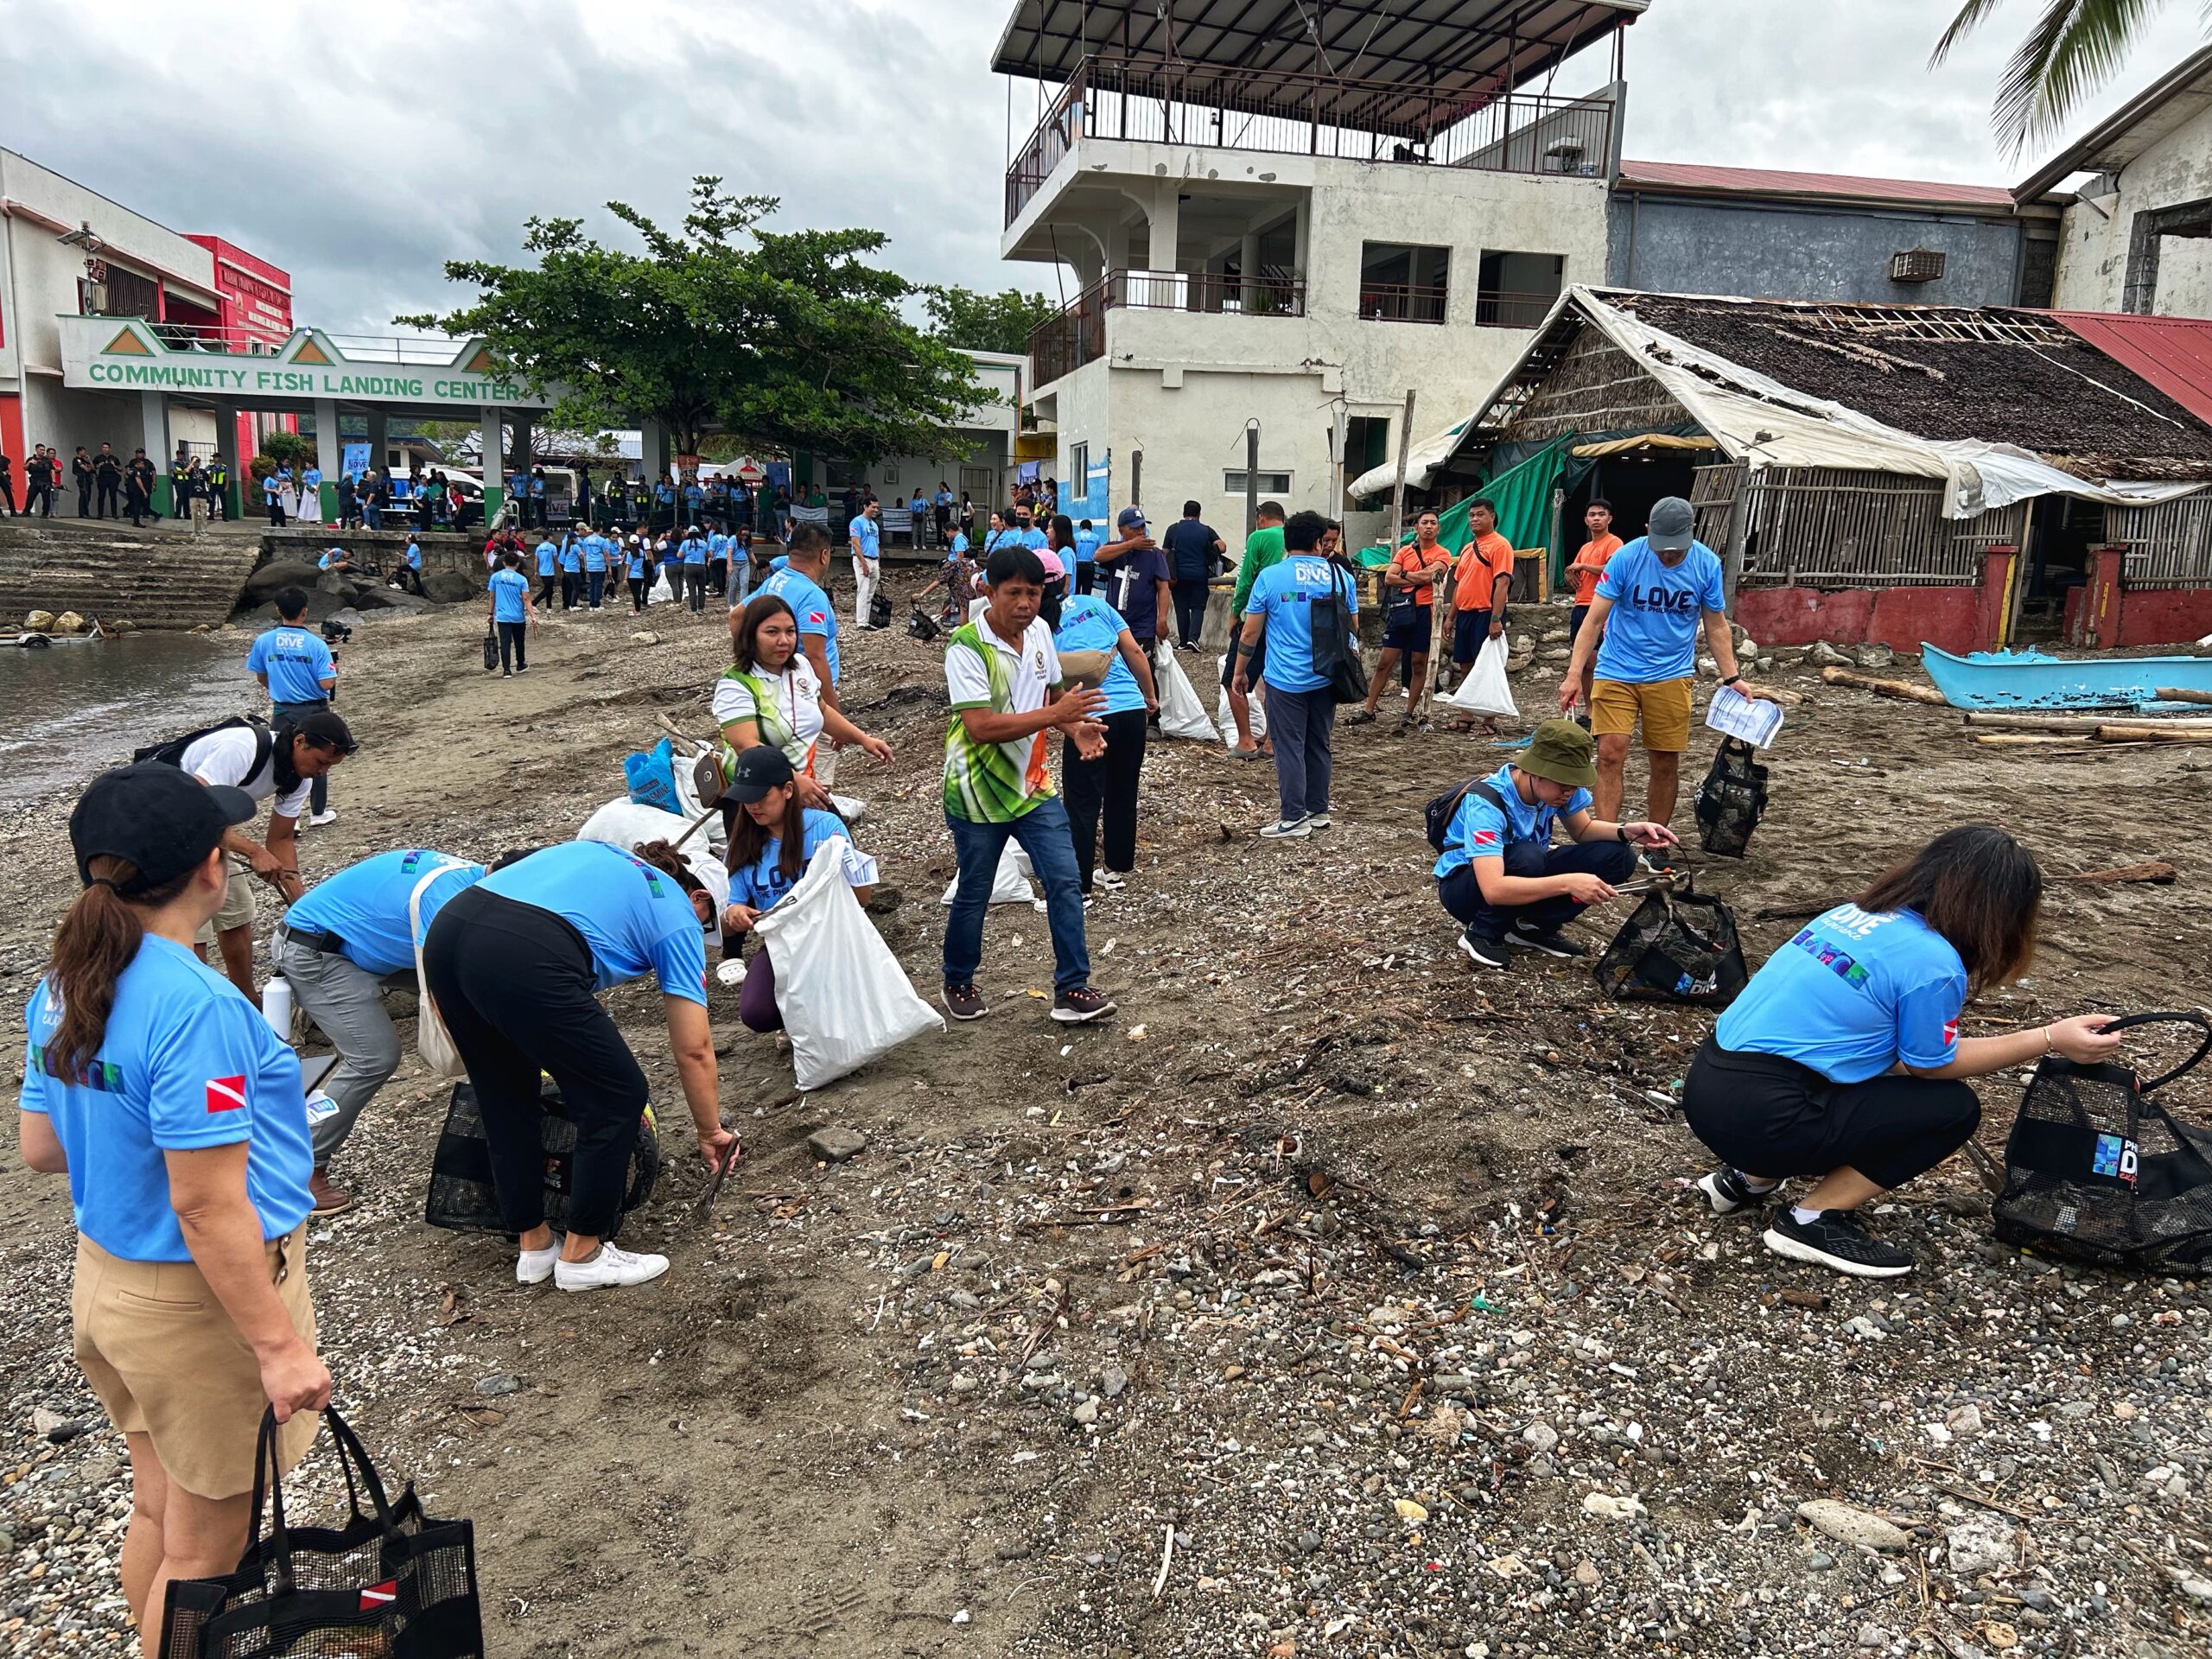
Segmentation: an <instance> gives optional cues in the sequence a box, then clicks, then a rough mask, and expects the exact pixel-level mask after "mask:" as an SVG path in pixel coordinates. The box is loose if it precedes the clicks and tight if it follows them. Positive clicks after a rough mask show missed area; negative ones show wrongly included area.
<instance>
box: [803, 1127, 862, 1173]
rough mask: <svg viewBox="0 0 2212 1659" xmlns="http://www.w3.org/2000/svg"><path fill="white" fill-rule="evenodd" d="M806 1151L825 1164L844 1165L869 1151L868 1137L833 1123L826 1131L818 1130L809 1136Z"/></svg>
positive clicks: (855, 1130)
mask: <svg viewBox="0 0 2212 1659" xmlns="http://www.w3.org/2000/svg"><path fill="white" fill-rule="evenodd" d="M806 1149H807V1151H808V1152H809V1153H810V1154H812V1155H813V1156H814V1157H815V1158H816V1159H817V1160H820V1161H821V1162H823V1163H825V1164H842V1163H843V1162H845V1161H846V1160H848V1159H850V1158H857V1157H859V1156H860V1155H861V1154H862V1153H864V1152H866V1151H867V1150H868V1136H866V1135H862V1134H861V1132H860V1131H859V1130H858V1129H848V1128H842V1127H840V1126H839V1125H836V1124H834V1123H833V1124H831V1125H830V1126H829V1128H826V1129H817V1130H816V1131H815V1132H814V1133H813V1134H812V1135H808V1136H807V1137H806Z"/></svg>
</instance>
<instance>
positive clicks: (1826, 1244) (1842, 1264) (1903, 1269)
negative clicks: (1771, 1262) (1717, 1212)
mask: <svg viewBox="0 0 2212 1659" xmlns="http://www.w3.org/2000/svg"><path fill="white" fill-rule="evenodd" d="M1765 1243H1766V1247H1767V1249H1770V1250H1772V1251H1773V1252H1774V1253H1775V1254H1776V1255H1786V1256H1788V1257H1789V1259H1790V1260H1791V1261H1792V1262H1818V1263H1819V1264H1820V1265H1821V1266H1822V1267H1824V1268H1834V1269H1835V1270H1836V1271H1837V1272H1838V1273H1847V1274H1852V1275H1853V1276H1854V1277H1856V1278H1859V1279H1895V1278H1897V1277H1898V1276H1900V1275H1901V1274H1908V1273H1910V1272H1911V1271H1912V1256H1911V1254H1910V1252H1908V1251H1905V1250H1901V1249H1897V1246H1896V1245H1894V1244H1885V1243H1882V1241H1881V1240H1880V1239H1878V1238H1876V1237H1875V1236H1873V1235H1872V1234H1871V1233H1869V1232H1868V1231H1867V1230H1866V1227H1865V1225H1864V1224H1862V1223H1861V1222H1860V1221H1859V1217H1858V1216H1857V1215H1856V1214H1854V1213H1853V1211H1849V1210H1823V1211H1821V1213H1820V1214H1819V1215H1817V1216H1815V1217H1813V1219H1812V1220H1810V1221H1800V1220H1798V1219H1797V1217H1796V1212H1794V1211H1789V1210H1783V1211H1778V1212H1777V1214H1776V1216H1775V1217H1774V1222H1773V1224H1772V1225H1770V1227H1768V1229H1767V1230H1766V1239H1765Z"/></svg>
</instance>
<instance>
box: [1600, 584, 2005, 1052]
mask: <svg viewBox="0 0 2212 1659" xmlns="http://www.w3.org/2000/svg"><path fill="white" fill-rule="evenodd" d="M1614 557H1616V558H1618V557H1619V555H1618V554H1615V555H1614ZM1966 1001H1967V969H1966V963H1964V962H1963V961H1961V959H1960V957H1959V953H1958V951H1957V950H1955V949H1953V947H1952V945H1951V942H1950V941H1949V940H1948V939H1946V938H1944V937H1943V936H1942V934H1940V933H1938V932H1936V930H1935V929H1933V928H1932V927H1930V926H1929V925H1928V924H1927V923H1926V922H1924V921H1923V920H1922V919H1921V918H1920V916H1919V914H1918V913H1917V912H1914V911H1910V910H1892V911H1883V912H1878V913H1875V914H1872V915H1870V914H1868V913H1867V912H1865V911H1863V910H1861V909H1859V906H1856V905H1838V906H1836V907H1835V908H1834V910H1831V911H1829V912H1827V914H1825V915H1823V916H1821V917H1819V918H1816V919H1815V920H1814V921H1811V922H1808V924H1807V925H1805V926H1803V927H1802V928H1800V929H1799V930H1798V931H1797V934H1796V938H1792V939H1791V940H1790V941H1789V944H1785V945H1783V947H1782V949H1780V950H1777V951H1776V952H1775V953H1774V954H1773V955H1772V956H1770V957H1768V958H1767V959H1766V965H1765V966H1764V967H1763V968H1761V969H1759V970H1758V973H1756V974H1754V975H1752V976H1751V983H1750V984H1748V985H1746V986H1745V987H1744V989H1743V992H1742V994H1741V995H1738V997H1737V998H1736V1000H1735V1001H1733V1002H1732V1003H1730V1004H1729V1005H1728V1008H1727V1011H1726V1013H1724V1014H1722V1015H1721V1016H1720V1021H1719V1025H1718V1026H1716V1027H1714V1028H1713V1036H1714V1038H1715V1039H1717V1040H1718V1041H1719V1044H1720V1046H1721V1047H1723V1048H1726V1049H1729V1050H1732V1051H1733V1052H1736V1053H1738V1054H1778V1055H1780V1056H1782V1057H1783V1058H1784V1059H1790V1060H1795V1061H1796V1062H1797V1063H1798V1064H1799V1065H1808V1066H1810V1067H1812V1069H1813V1070H1814V1071H1817V1072H1819V1073H1820V1074H1821V1076H1822V1077H1826V1078H1827V1079H1828V1081H1829V1082H1831V1083H1864V1082H1866V1079H1867V1078H1869V1077H1879V1076H1881V1075H1882V1073H1883V1072H1885V1071H1888V1070H1889V1069H1890V1068H1891V1066H1893V1065H1897V1062H1898V1061H1900V1060H1902V1061H1903V1062H1904V1064H1905V1065H1910V1066H1916V1067H1918V1068H1920V1069H1921V1070H1922V1071H1935V1070H1937V1069H1938V1068H1940V1067H1942V1066H1946V1065H1949V1064H1950V1063H1951V1062H1952V1061H1953V1060H1955V1059H1956V1058H1958V1052H1959V1010H1960V1009H1961V1008H1963V1007H1965V1006H1966Z"/></svg>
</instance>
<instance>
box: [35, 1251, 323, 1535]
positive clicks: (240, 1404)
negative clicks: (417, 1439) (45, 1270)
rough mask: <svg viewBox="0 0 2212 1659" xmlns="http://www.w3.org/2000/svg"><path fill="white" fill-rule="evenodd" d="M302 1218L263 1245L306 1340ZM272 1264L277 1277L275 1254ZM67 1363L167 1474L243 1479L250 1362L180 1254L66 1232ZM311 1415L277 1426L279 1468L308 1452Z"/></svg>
mask: <svg viewBox="0 0 2212 1659" xmlns="http://www.w3.org/2000/svg"><path fill="white" fill-rule="evenodd" d="M306 1248H307V1224H305V1223H304V1222H302V1224H300V1225H299V1226H298V1227H297V1228H296V1229H295V1230H293V1231H292V1232H291V1233H290V1234H289V1235H287V1236H285V1237H283V1238H282V1239H278V1240H274V1241H272V1242H271V1243H270V1244H269V1245H268V1246H267V1247H266V1249H267V1250H268V1253H269V1271H270V1279H271V1280H272V1281H274V1282H275V1283H276V1286H277V1299H278V1300H280V1301H282V1302H283V1305H284V1311H285V1312H286V1313H289V1314H290V1315H291V1319H292V1328H293V1329H294V1330H296V1331H297V1332H299V1333H300V1334H301V1335H302V1336H303V1337H305V1338H307V1339H308V1341H309V1342H310V1343H312V1342H313V1341H314V1340H315V1309H314V1307H313V1306H310V1304H309V1303H308V1274H307V1258H306V1255H305V1254H304V1252H305V1250H306ZM280 1262H281V1263H282V1264H283V1276H282V1277H281V1278H280V1277H278V1268H279V1263H280ZM69 1312H70V1317H71V1319H72V1322H73V1326H74V1331H75V1342H76V1351H77V1363H78V1364H79V1366H80V1367H82V1368H83V1370H84V1373H85V1379H86V1382H88V1383H91V1384H92V1392H93V1393H94V1394H96V1395H99V1402H100V1404H101V1405H103V1406H104V1407H105V1408H107V1414H108V1416H109V1417H110V1418H111V1420H112V1421H114V1423H115V1426H116V1427H118V1428H119V1429H121V1430H122V1431H123V1432H124V1433H126V1434H144V1435H146V1436H148V1437H149V1439H151V1440H152V1441H153V1443H154V1455H155V1456H156V1457H157V1458H159V1459H161V1463H162V1468H163V1469H165V1470H167V1471H168V1476H169V1478H170V1479H171V1480H174V1481H175V1482H176V1484H178V1485H180V1486H181V1487H183V1488H184V1490H185V1491H188V1492H193V1493H196V1494H197V1495H198V1496H200V1497H211V1498H220V1497H237V1496H238V1494H240V1493H241V1492H248V1491H252V1490H253V1460H254V1452H255V1451H256V1449H257V1435H258V1433H259V1431H260V1427H261V1414H262V1410H263V1408H264V1407H266V1406H267V1405H268V1403H269V1397H268V1395H265V1394H264V1393H263V1392H262V1390H261V1367H260V1364H259V1363H257V1361H256V1360H255V1358H254V1357H253V1350H252V1349H251V1348H249V1347H248V1346H247V1345H246V1342H245V1338H244V1337H241V1336H240V1335H239V1334H238V1327H237V1326H236V1325H232V1323H231V1317H230V1315H229V1314H227V1313H225V1312H224V1311H223V1305H222V1304H221V1303H220V1302H219V1301H217V1300H215V1293H214V1292H213V1291H212V1290H210V1289H209V1288H208V1287H207V1281H206V1280H205V1279H203V1278H201V1277H200V1269H199V1268H196V1267H194V1265H193V1264H192V1263H191V1262H126V1261H124V1260H123V1258H122V1257H120V1256H114V1255H109V1254H108V1253H107V1252H106V1251H105V1250H104V1249H101V1248H100V1247H99V1245H97V1244H95V1243H92V1240H90V1239H89V1238H86V1237H84V1236H81V1235H79V1237H78V1240H77V1278H76V1284H75V1287H74V1289H73V1292H72V1293H71V1295H70V1300H69ZM321 1421H322V1417H321V1414H320V1413H318V1412H311V1411H303V1412H296V1413H295V1414H293V1416H292V1420H291V1421H289V1422H288V1423H286V1424H284V1425H283V1427H281V1428H279V1429H278V1430H277V1452H278V1460H279V1461H280V1462H281V1463H282V1464H283V1468H284V1469H285V1470H286V1471H289V1470H290V1469H291V1468H292V1467H293V1466H294V1465H296V1464H297V1463H298V1462H299V1460H300V1459H302V1458H303V1457H305V1456H306V1455H307V1450H308V1444H309V1442H311V1441H312V1440H314V1439H315V1430H316V1428H317V1427H319V1426H320V1425H321Z"/></svg>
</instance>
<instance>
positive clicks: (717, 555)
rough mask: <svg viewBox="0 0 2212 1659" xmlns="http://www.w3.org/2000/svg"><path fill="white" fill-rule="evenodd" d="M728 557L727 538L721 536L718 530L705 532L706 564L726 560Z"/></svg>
mask: <svg viewBox="0 0 2212 1659" xmlns="http://www.w3.org/2000/svg"><path fill="white" fill-rule="evenodd" d="M728 557H729V537H727V536H725V535H723V534H722V533H721V531H719V530H710V531H708V532H707V559H708V562H709V563H713V562H714V561H715V560H716V559H726V558H728Z"/></svg>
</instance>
